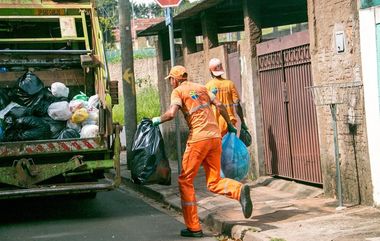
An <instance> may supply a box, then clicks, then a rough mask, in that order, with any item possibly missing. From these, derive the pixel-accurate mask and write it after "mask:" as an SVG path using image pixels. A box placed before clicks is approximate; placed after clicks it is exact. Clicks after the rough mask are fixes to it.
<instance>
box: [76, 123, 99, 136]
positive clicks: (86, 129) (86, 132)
mask: <svg viewBox="0 0 380 241" xmlns="http://www.w3.org/2000/svg"><path fill="white" fill-rule="evenodd" d="M98 133H99V126H97V125H85V126H83V127H82V130H81V132H80V138H95V137H96V136H97V135H98Z"/></svg>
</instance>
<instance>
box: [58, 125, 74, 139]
mask: <svg viewBox="0 0 380 241" xmlns="http://www.w3.org/2000/svg"><path fill="white" fill-rule="evenodd" d="M75 138H80V134H79V133H78V131H76V130H74V129H71V128H65V129H64V130H62V131H61V133H60V134H59V136H58V138H57V139H58V140H64V139H75Z"/></svg>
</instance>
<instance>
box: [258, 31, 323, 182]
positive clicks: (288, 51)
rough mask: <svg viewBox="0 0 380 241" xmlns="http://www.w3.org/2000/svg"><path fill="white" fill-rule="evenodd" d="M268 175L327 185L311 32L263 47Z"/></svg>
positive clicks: (260, 54) (261, 71) (261, 74)
mask: <svg viewBox="0 0 380 241" xmlns="http://www.w3.org/2000/svg"><path fill="white" fill-rule="evenodd" d="M257 52H258V61H259V77H260V84H261V98H262V109H263V123H264V129H265V131H264V136H265V139H264V141H265V152H264V157H265V164H266V170H267V173H268V174H271V175H278V176H283V177H288V178H292V179H296V180H302V181H307V182H312V183H322V174H321V162H320V149H319V141H318V126H317V116H316V110H315V105H314V104H313V100H312V96H311V94H310V93H309V92H308V91H307V89H306V88H305V87H307V86H311V85H313V81H312V76H311V60H310V52H309V39H308V33H307V32H303V33H297V34H294V35H290V36H286V37H283V38H281V39H276V40H272V41H269V42H264V43H261V44H259V45H258V48H257Z"/></svg>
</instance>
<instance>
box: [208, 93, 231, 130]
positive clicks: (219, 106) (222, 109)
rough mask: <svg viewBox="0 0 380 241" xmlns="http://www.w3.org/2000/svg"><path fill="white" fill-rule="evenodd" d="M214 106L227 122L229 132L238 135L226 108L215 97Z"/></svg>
mask: <svg viewBox="0 0 380 241" xmlns="http://www.w3.org/2000/svg"><path fill="white" fill-rule="evenodd" d="M212 104H213V105H215V107H216V108H217V109H218V111H219V113H220V114H221V115H222V117H223V118H224V120H225V121H226V122H227V127H228V132H234V133H235V134H236V133H237V130H236V128H235V127H234V125H233V124H232V122H231V119H230V116H229V115H228V112H227V109H226V107H225V106H224V105H223V104H222V103H221V102H220V101H219V100H218V99H217V98H216V97H215V98H213V100H212Z"/></svg>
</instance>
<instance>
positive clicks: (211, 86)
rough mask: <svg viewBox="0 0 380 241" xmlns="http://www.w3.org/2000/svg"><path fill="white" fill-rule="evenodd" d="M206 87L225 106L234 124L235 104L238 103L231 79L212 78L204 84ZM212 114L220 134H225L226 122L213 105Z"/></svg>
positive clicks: (237, 94)
mask: <svg viewBox="0 0 380 241" xmlns="http://www.w3.org/2000/svg"><path fill="white" fill-rule="evenodd" d="M206 88H207V89H208V90H209V91H211V93H213V94H214V95H215V96H216V97H217V98H218V100H219V101H220V102H222V104H223V105H224V106H225V107H226V109H227V112H228V115H229V116H230V119H231V122H232V124H233V125H236V122H237V119H236V117H235V105H236V104H237V103H239V101H240V98H239V93H238V92H237V90H236V87H235V84H234V83H233V82H232V81H231V80H226V79H223V80H219V79H212V80H210V81H209V82H208V83H207V84H206ZM213 111H214V115H215V118H216V120H217V121H218V124H219V128H220V132H221V133H222V136H224V135H225V134H227V123H226V121H225V120H224V118H223V117H222V116H221V115H220V113H219V111H218V110H217V109H216V108H215V107H213Z"/></svg>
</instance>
